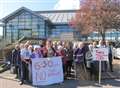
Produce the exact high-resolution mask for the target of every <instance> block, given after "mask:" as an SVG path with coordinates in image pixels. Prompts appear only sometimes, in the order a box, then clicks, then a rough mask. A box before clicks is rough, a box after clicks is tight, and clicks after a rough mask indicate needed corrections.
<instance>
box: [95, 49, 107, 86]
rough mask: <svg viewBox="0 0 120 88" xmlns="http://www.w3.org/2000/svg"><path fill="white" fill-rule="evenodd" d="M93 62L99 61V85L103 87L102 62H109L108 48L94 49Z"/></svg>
mask: <svg viewBox="0 0 120 88" xmlns="http://www.w3.org/2000/svg"><path fill="white" fill-rule="evenodd" d="M93 60H97V61H99V85H101V61H108V48H95V49H93Z"/></svg>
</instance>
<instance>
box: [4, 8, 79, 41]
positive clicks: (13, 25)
mask: <svg viewBox="0 0 120 88" xmlns="http://www.w3.org/2000/svg"><path fill="white" fill-rule="evenodd" d="M75 12H76V11H75V10H66V11H64V10H61V11H60V10H58V11H31V10H29V9H27V8H25V7H22V8H20V9H18V10H16V11H15V12H13V13H11V14H10V15H8V16H6V17H5V18H3V19H2V22H3V23H4V27H3V37H4V38H5V39H6V40H8V41H9V42H14V41H16V40H18V39H20V38H22V37H23V36H24V37H31V38H52V39H61V36H62V37H63V36H65V37H66V35H67V34H69V35H71V36H72V37H74V38H75V39H76V38H78V36H79V35H80V34H79V32H77V31H76V30H74V29H73V28H71V27H70V25H69V21H70V20H71V18H72V17H73V16H74V15H75ZM77 35H78V36H77ZM71 36H70V37H71Z"/></svg>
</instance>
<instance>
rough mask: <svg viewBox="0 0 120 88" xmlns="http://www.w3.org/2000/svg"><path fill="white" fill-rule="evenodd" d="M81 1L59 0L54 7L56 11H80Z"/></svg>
mask: <svg viewBox="0 0 120 88" xmlns="http://www.w3.org/2000/svg"><path fill="white" fill-rule="evenodd" d="M79 7H80V0H59V1H58V3H56V5H55V6H54V9H55V10H69V9H79Z"/></svg>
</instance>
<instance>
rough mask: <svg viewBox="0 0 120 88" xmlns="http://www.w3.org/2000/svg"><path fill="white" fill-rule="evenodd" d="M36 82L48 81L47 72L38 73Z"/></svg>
mask: <svg viewBox="0 0 120 88" xmlns="http://www.w3.org/2000/svg"><path fill="white" fill-rule="evenodd" d="M35 77H36V81H43V80H44V81H45V80H46V78H47V77H46V72H45V71H38V72H36V74H35Z"/></svg>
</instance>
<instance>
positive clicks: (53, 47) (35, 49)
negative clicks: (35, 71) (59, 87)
mask: <svg viewBox="0 0 120 88" xmlns="http://www.w3.org/2000/svg"><path fill="white" fill-rule="evenodd" d="M72 46H73V45H72V43H71V42H61V41H59V42H52V41H51V40H47V41H43V42H42V44H38V45H32V44H31V42H30V41H27V42H26V43H24V44H23V43H21V44H17V45H15V49H13V51H12V59H11V67H12V66H15V73H16V74H17V77H18V78H19V79H20V80H21V83H20V84H23V83H24V82H25V81H32V60H31V59H35V58H47V57H53V56H61V58H62V63H63V72H64V77H65V78H66V76H70V73H71V68H72V62H73V49H72Z"/></svg>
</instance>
